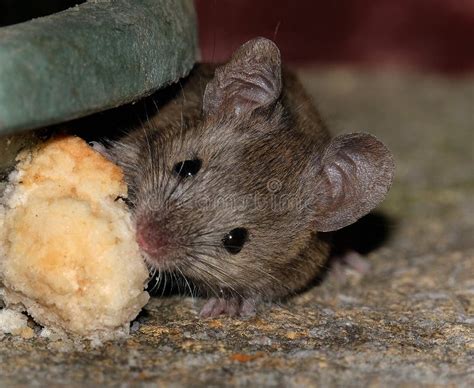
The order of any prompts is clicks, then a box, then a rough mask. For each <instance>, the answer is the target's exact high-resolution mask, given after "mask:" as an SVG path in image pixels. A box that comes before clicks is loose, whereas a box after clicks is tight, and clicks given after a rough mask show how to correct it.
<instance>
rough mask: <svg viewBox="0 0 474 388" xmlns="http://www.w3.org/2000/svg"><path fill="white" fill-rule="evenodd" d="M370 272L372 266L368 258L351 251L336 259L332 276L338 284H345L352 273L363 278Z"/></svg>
mask: <svg viewBox="0 0 474 388" xmlns="http://www.w3.org/2000/svg"><path fill="white" fill-rule="evenodd" d="M370 270H371V264H370V262H369V261H368V260H367V258H365V257H364V256H362V255H360V254H359V253H357V252H355V251H352V250H351V251H347V252H345V253H344V254H342V255H340V256H337V257H335V258H334V262H333V267H332V271H331V274H332V276H333V277H334V278H335V280H336V281H337V282H339V283H344V282H345V281H346V280H347V277H348V274H349V273H350V272H352V273H354V274H356V275H357V276H359V277H361V276H364V275H367V274H368V273H369V272H370Z"/></svg>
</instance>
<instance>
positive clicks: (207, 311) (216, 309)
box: [199, 298, 256, 318]
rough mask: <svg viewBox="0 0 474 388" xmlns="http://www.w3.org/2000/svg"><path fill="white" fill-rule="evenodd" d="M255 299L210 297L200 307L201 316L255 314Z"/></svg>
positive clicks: (245, 315)
mask: <svg viewBox="0 0 474 388" xmlns="http://www.w3.org/2000/svg"><path fill="white" fill-rule="evenodd" d="M255 312H256V308H255V301H254V300H253V299H241V298H211V299H209V300H208V301H207V302H206V303H205V304H204V306H203V308H202V309H201V312H200V313H199V316H200V317H201V318H215V317H218V316H219V315H227V316H229V317H249V316H252V315H255Z"/></svg>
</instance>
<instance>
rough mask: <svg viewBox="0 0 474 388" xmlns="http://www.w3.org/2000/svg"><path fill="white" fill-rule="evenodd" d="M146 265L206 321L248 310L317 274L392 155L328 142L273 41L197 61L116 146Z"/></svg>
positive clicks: (378, 192) (342, 139)
mask: <svg viewBox="0 0 474 388" xmlns="http://www.w3.org/2000/svg"><path fill="white" fill-rule="evenodd" d="M107 152H108V154H109V156H110V157H111V158H112V159H113V160H114V161H115V162H116V163H117V164H118V165H120V166H121V167H122V169H123V171H124V174H125V178H126V181H127V184H128V187H129V200H130V202H131V208H132V209H133V214H134V218H135V221H136V227H137V242H138V244H139V246H140V248H141V250H142V252H143V254H144V256H145V258H146V260H147V262H148V264H149V265H150V266H151V267H153V268H155V269H157V270H158V271H160V272H171V273H176V274H179V275H181V276H183V277H184V279H185V281H186V283H187V284H188V285H190V284H192V287H194V288H195V289H196V290H197V291H198V293H199V294H200V295H203V296H205V297H208V298H209V301H208V302H207V303H206V304H205V305H204V307H203V309H202V310H201V316H203V317H210V316H217V315H219V314H228V315H231V316H233V315H248V314H251V313H253V312H254V311H255V305H256V303H257V302H259V301H262V300H270V301H271V300H275V299H280V298H285V297H287V296H290V295H292V294H294V293H296V292H298V290H301V289H303V288H304V287H305V286H307V285H308V283H309V282H310V281H311V280H312V279H314V278H315V277H316V276H317V275H318V274H319V273H320V272H321V270H322V268H323V267H324V265H325V262H326V260H327V258H328V255H329V250H330V246H329V242H328V240H327V239H326V238H321V232H329V231H334V230H337V229H340V228H342V227H344V226H346V225H349V224H351V223H353V222H355V221H356V220H357V219H359V218H360V217H362V216H364V215H365V214H367V213H368V212H369V211H370V210H372V209H373V208H374V207H375V206H376V205H377V204H378V203H379V202H381V201H382V200H383V198H384V197H385V195H386V193H387V191H388V189H389V187H390V185H391V182H392V178H393V171H394V163H393V158H392V156H391V154H390V152H389V150H388V149H387V148H386V147H385V146H384V145H383V144H382V143H381V142H380V141H379V140H377V139H376V138H375V137H373V136H371V135H368V134H361V133H359V134H349V135H342V136H338V137H335V138H331V136H330V133H329V131H328V130H327V128H326V126H325V125H324V123H323V121H322V120H321V117H320V115H319V113H318V111H317V110H316V108H315V107H314V105H313V104H312V102H311V99H310V98H309V97H308V96H307V95H306V93H305V92H304V89H303V87H302V85H301V84H300V83H299V82H298V80H297V79H296V77H295V76H294V75H293V74H292V73H291V72H289V71H287V70H285V69H282V65H281V59H280V52H279V50H278V48H277V46H276V45H275V44H274V43H273V42H272V41H270V40H268V39H265V38H256V39H254V40H251V41H249V42H247V43H245V44H244V45H243V46H241V47H240V48H239V49H238V50H237V51H236V52H235V53H234V55H233V56H232V58H231V59H230V60H229V61H228V62H227V63H226V64H224V65H220V66H213V65H198V66H196V67H195V69H194V70H193V71H192V72H191V74H190V75H189V77H188V78H187V79H186V80H185V81H184V82H183V83H182V88H181V89H180V90H179V93H177V95H176V97H175V98H173V99H171V100H170V101H168V102H167V103H166V104H164V105H163V106H161V107H160V108H159V109H158V110H157V112H156V113H155V114H154V115H153V116H152V117H150V118H149V120H147V122H146V123H144V125H142V126H140V127H139V128H135V129H133V130H131V131H129V133H127V134H126V135H125V136H124V137H122V138H121V139H119V140H118V141H115V142H113V143H112V145H111V147H110V149H109V150H108V151H107Z"/></svg>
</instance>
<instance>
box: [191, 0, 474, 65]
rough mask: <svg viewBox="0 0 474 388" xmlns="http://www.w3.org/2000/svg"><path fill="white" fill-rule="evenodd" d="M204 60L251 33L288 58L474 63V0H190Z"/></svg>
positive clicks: (222, 55) (222, 54) (218, 57)
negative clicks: (272, 44)
mask: <svg viewBox="0 0 474 388" xmlns="http://www.w3.org/2000/svg"><path fill="white" fill-rule="evenodd" d="M195 3H196V8H197V11H198V17H199V28H200V45H201V50H202V59H203V60H204V61H218V62H221V61H224V60H225V59H226V58H228V56H229V55H230V54H231V52H232V51H233V50H234V49H235V48H237V47H238V46H239V45H240V44H241V43H243V42H245V41H246V40H248V39H251V38H253V37H255V36H265V37H268V38H271V39H273V40H275V41H276V43H277V44H278V46H279V47H280V49H281V51H282V54H283V58H284V61H285V62H286V63H290V64H294V65H300V66H307V65H314V64H320V65H328V64H343V65H347V64H351V65H354V64H355V65H357V66H364V67H372V68H373V67H377V68H380V67H402V68H408V69H417V70H428V71H433V72H441V73H448V74H463V73H466V72H469V71H472V70H473V69H474V0H334V1H330V0H325V1H322V0H300V1H283V0H196V1H195Z"/></svg>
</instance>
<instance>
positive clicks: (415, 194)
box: [0, 70, 474, 387]
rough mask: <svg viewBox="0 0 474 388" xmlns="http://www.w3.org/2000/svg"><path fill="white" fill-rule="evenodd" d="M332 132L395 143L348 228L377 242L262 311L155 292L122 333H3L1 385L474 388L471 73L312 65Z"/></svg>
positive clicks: (308, 78) (312, 81) (307, 76)
mask: <svg viewBox="0 0 474 388" xmlns="http://www.w3.org/2000/svg"><path fill="white" fill-rule="evenodd" d="M302 78H303V81H304V84H305V85H306V87H307V88H308V89H309V91H310V92H311V93H312V95H314V97H315V99H316V101H317V102H318V104H319V105H320V108H321V110H322V112H323V114H324V116H325V117H326V118H327V120H328V122H329V123H330V124H331V125H332V127H333V129H334V132H349V131H368V132H371V133H373V134H375V135H377V136H378V137H379V138H380V139H382V140H383V141H384V142H386V144H387V145H388V146H389V147H390V148H391V149H392V150H393V152H394V154H395V156H396V160H397V175H396V181H395V183H394V186H393V189H392V191H391V193H390V195H389V197H388V198H387V200H386V201H385V203H384V204H383V205H382V206H381V207H380V209H378V211H377V213H376V214H375V215H374V216H371V217H368V218H366V219H365V221H364V222H362V223H361V224H360V225H359V226H355V227H353V228H351V229H350V230H348V231H346V233H345V236H343V238H344V239H345V240H349V241H351V243H352V244H353V245H354V247H355V248H357V249H358V250H359V251H361V252H364V253H367V257H368V260H369V262H370V264H371V269H370V271H369V272H368V273H367V274H366V275H361V274H360V273H358V272H355V271H353V270H351V269H349V268H344V269H341V268H340V267H336V268H335V270H333V271H332V272H330V273H329V275H328V276H327V277H326V278H325V279H324V280H323V282H322V283H321V284H320V285H319V286H317V287H315V288H313V289H311V290H309V291H308V292H306V293H305V294H303V295H300V296H299V297H297V298H295V299H293V300H292V301H291V302H290V303H286V304H281V305H274V306H264V308H263V309H262V311H261V312H260V314H259V315H257V316H256V317H254V318H250V319H245V320H240V319H227V318H222V319H213V320H200V319H198V317H197V310H198V308H199V306H200V304H201V303H202V302H201V301H199V300H191V299H179V298H176V297H174V298H167V299H155V300H153V301H152V303H150V305H149V306H148V307H147V309H146V312H145V314H143V316H142V317H141V318H140V319H139V325H138V324H135V325H134V330H135V331H134V333H133V334H132V336H131V337H130V338H129V339H128V340H126V341H125V342H124V343H108V344H106V345H104V346H103V347H98V348H91V347H89V346H87V345H84V346H85V347H84V349H82V350H80V349H78V348H77V346H73V345H72V344H71V343H68V342H61V341H56V342H51V341H48V340H45V339H41V338H39V337H37V336H35V337H33V338H32V339H29V340H24V339H21V338H16V337H10V336H5V337H4V338H3V339H2V340H1V345H0V385H2V386H7V385H10V384H13V383H31V382H36V383H38V384H62V383H76V384H86V383H87V384H95V383H97V384H99V383H100V384H106V385H112V384H123V383H139V382H143V383H162V384H166V385H171V386H181V385H193V386H200V385H202V386H204V385H211V386H217V385H223V384H233V385H249V386H250V385H251V386H261V385H266V386H311V385H340V386H361V385H362V386H367V385H371V386H386V385H387V384H388V385H397V386H400V385H412V384H416V385H421V384H423V385H425V384H426V385H430V386H431V385H448V384H449V385H454V386H466V387H468V386H474V201H473V198H474V169H473V167H474V163H473V162H474V160H473V159H474V158H473V145H474V110H473V108H472V102H473V101H474V79H459V80H446V79H439V78H435V77H431V76H427V75H425V76H421V75H419V76H416V75H394V74H386V73H385V74H383V73H381V74H363V73H354V72H349V71H344V70H337V71H325V72H321V71H318V72H314V71H304V72H302Z"/></svg>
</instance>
